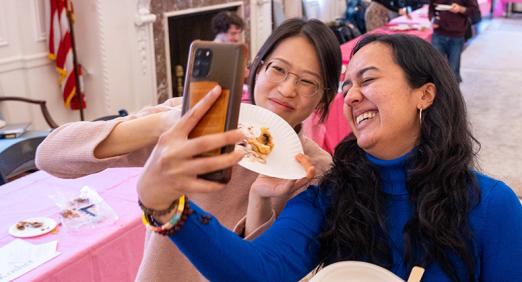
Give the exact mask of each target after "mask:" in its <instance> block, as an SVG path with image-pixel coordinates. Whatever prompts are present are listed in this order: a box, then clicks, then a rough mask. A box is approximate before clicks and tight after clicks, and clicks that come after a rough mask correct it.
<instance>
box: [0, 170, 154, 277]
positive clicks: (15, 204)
mask: <svg viewBox="0 0 522 282" xmlns="http://www.w3.org/2000/svg"><path fill="white" fill-rule="evenodd" d="M141 170H142V168H118V169H108V170H106V171H103V172H101V173H98V174H93V175H89V176H86V177H82V178H78V179H74V180H65V179H59V178H56V177H53V176H51V175H49V174H47V173H45V172H42V171H39V172H36V173H33V174H30V175H28V176H25V177H22V178H20V179H18V180H15V181H13V182H10V183H7V184H5V185H3V186H0V199H2V200H1V201H0V211H1V214H2V216H1V217H0V229H1V230H0V246H4V245H5V244H7V243H9V242H10V241H12V240H13V239H14V238H13V237H12V236H11V235H9V234H8V232H7V230H8V228H9V227H10V226H11V225H12V224H13V223H16V222H17V221H19V220H22V219H25V218H29V217H37V216H47V217H51V218H54V219H55V220H57V221H58V222H59V220H58V212H59V210H58V207H57V206H56V205H55V204H54V202H53V201H52V200H51V199H50V198H49V195H51V194H56V193H64V194H66V195H67V194H70V195H75V194H76V193H78V191H79V189H80V188H81V187H83V186H84V185H88V186H89V187H91V188H93V189H95V190H96V191H97V192H98V193H99V194H100V195H101V197H102V198H103V199H104V200H105V201H106V202H107V203H108V204H109V205H110V206H111V207H112V208H113V209H114V211H115V212H116V213H117V214H118V217H119V219H118V220H117V221H116V222H115V223H113V224H111V225H109V226H101V227H97V228H94V229H85V230H81V231H76V232H74V233H71V232H69V231H66V230H65V229H64V228H60V229H59V231H58V232H57V233H56V234H50V233H48V234H45V235H42V236H40V237H36V238H30V239H24V240H27V241H28V242H30V243H34V244H40V243H46V242H50V241H54V240H58V252H61V254H60V255H59V256H57V257H55V258H54V259H52V260H50V261H48V262H46V263H45V264H43V265H40V266H39V267H38V268H36V269H34V270H32V271H30V272H28V273H26V274H24V275H23V276H21V277H20V278H18V279H17V280H19V281H75V282H76V281H133V280H134V278H135V276H136V271H137V269H138V266H139V263H140V261H141V257H142V254H143V243H144V239H145V228H144V227H143V225H142V224H141V222H140V215H141V212H140V209H139V207H138V205H137V202H136V201H137V194H136V181H137V179H138V176H139V174H140V172H141Z"/></svg>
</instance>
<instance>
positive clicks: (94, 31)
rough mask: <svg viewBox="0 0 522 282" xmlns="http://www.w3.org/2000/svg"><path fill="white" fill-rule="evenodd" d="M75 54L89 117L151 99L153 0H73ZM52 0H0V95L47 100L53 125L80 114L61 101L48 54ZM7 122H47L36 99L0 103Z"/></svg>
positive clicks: (151, 101)
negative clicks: (28, 102) (82, 72)
mask: <svg viewBox="0 0 522 282" xmlns="http://www.w3.org/2000/svg"><path fill="white" fill-rule="evenodd" d="M73 2H74V8H75V15H76V24H75V26H74V28H75V36H76V44H77V51H78V60H79V61H80V63H82V64H83V65H84V67H85V75H84V85H85V94H86V100H87V109H86V110H85V114H86V119H87V120H90V119H94V118H96V117H99V116H103V115H108V114H115V113H116V112H117V111H118V110H119V109H121V108H125V109H127V110H128V111H135V110H138V109H140V108H142V107H143V106H145V105H148V104H154V103H155V101H156V99H155V97H156V77H155V73H156V70H155V66H154V48H153V39H152V25H151V24H152V22H153V21H154V20H155V17H154V16H153V15H151V14H150V13H149V9H148V8H149V5H150V0H113V1H104V0H90V1H82V0H75V1H73ZM48 5H49V1H46V0H0V96H21V97H27V98H32V99H41V100H46V101H47V104H48V108H49V110H50V112H51V115H52V116H53V118H54V119H55V120H56V121H57V123H58V124H63V123H66V122H69V121H76V120H79V114H78V112H77V111H71V110H69V109H66V108H65V107H64V106H63V99H62V95H61V93H60V89H59V87H58V85H57V79H58V75H57V74H56V72H55V71H54V65H53V64H52V62H51V61H50V60H48V59H47V51H48V49H47V30H48V25H49V24H48V21H49V11H48V9H49V7H48ZM0 110H1V112H2V113H3V115H4V118H5V119H7V120H8V121H10V122H18V121H32V122H33V125H34V126H33V128H37V129H44V128H47V125H46V124H45V122H44V121H43V117H42V115H41V114H40V110H39V107H38V106H30V105H28V106H26V105H24V104H20V103H16V102H4V103H2V104H1V105H0Z"/></svg>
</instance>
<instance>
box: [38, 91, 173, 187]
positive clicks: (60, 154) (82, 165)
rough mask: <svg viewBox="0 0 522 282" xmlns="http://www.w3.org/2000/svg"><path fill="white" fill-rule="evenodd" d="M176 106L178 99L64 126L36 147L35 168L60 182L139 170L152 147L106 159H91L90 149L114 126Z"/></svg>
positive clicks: (92, 152)
mask: <svg viewBox="0 0 522 282" xmlns="http://www.w3.org/2000/svg"><path fill="white" fill-rule="evenodd" d="M180 104H181V98H173V99H169V100H167V101H166V102H165V103H163V104H160V105H157V106H153V107H146V108H144V109H142V110H140V111H139V112H137V113H134V114H131V115H129V116H126V117H122V118H117V119H114V120H109V121H95V122H91V121H81V122H72V123H67V124H64V125H62V126H60V127H58V128H56V129H55V130H53V131H52V132H51V133H50V134H49V136H47V138H45V140H44V141H43V142H42V143H41V144H40V146H38V149H37V151H36V159H35V162H36V166H37V167H38V168H39V169H41V170H44V171H46V172H48V173H50V174H52V175H54V176H57V177H61V178H76V177H81V176H84V175H88V174H92V173H96V172H99V171H102V170H104V169H106V168H109V167H129V166H143V165H144V163H145V161H146V160H147V158H148V156H149V154H150V152H151V151H152V149H153V146H149V147H144V148H142V149H140V150H137V151H134V152H131V153H129V154H125V155H121V156H117V157H111V158H106V159H97V158H96V157H94V149H95V148H96V146H98V144H100V143H101V142H102V141H103V140H105V138H107V136H108V135H109V134H110V133H111V131H112V130H113V129H114V127H115V126H116V125H117V124H118V123H120V122H122V121H126V120H131V119H136V118H139V117H143V116H146V115H150V114H153V113H158V112H162V111H167V110H171V109H173V108H174V107H175V106H177V105H180ZM136 137H137V138H139V136H136Z"/></svg>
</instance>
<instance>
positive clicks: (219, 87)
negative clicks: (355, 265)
mask: <svg viewBox="0 0 522 282" xmlns="http://www.w3.org/2000/svg"><path fill="white" fill-rule="evenodd" d="M212 92H214V93H216V94H218V93H220V92H221V86H219V85H216V86H214V88H212Z"/></svg>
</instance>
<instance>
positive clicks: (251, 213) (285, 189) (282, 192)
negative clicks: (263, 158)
mask: <svg viewBox="0 0 522 282" xmlns="http://www.w3.org/2000/svg"><path fill="white" fill-rule="evenodd" d="M295 158H296V160H297V161H298V162H299V163H300V164H301V165H302V166H303V168H304V170H305V171H306V176H305V177H304V178H301V179H299V180H286V179H279V178H274V177H268V176H264V175H259V176H258V177H257V179H256V181H254V183H253V184H252V186H251V189H250V194H249V196H248V208H247V216H246V222H245V235H249V234H251V233H252V232H253V231H254V230H256V229H257V228H258V227H259V226H261V225H263V224H264V223H266V222H267V221H268V220H269V219H270V218H271V217H272V211H275V212H276V214H277V213H279V212H280V211H281V210H282V209H283V207H284V206H285V204H286V202H287V201H288V199H290V197H292V195H293V194H294V193H295V192H296V191H297V190H299V189H300V188H302V187H306V186H308V184H310V182H311V181H312V180H313V178H314V176H315V168H314V167H313V165H312V163H311V162H310V158H309V157H308V156H306V155H303V154H298V155H297V156H296V157H295Z"/></svg>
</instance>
